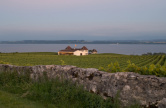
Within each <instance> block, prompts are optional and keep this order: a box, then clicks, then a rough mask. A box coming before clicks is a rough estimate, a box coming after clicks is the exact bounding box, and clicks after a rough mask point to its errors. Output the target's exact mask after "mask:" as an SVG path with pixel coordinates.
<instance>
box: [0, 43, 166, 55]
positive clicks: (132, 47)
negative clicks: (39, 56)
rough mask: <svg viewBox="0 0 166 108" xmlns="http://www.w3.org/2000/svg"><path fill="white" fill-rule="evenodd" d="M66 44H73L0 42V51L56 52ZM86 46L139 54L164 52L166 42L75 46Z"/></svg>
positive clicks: (102, 50) (127, 53) (110, 51)
mask: <svg viewBox="0 0 166 108" xmlns="http://www.w3.org/2000/svg"><path fill="white" fill-rule="evenodd" d="M68 45H70V46H71V47H74V46H75V45H74V44H0V52H3V53H9V52H58V51H59V50H61V49H65V48H66V47H67V46H68ZM82 46H86V47H87V48H88V49H89V50H90V49H96V50H97V51H98V53H117V54H126V55H131V54H132V55H141V54H144V53H147V52H152V53H154V52H156V53H159V52H163V53H166V44H78V45H77V47H76V48H81V47H82Z"/></svg>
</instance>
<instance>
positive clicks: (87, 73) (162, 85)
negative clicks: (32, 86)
mask: <svg viewBox="0 0 166 108" xmlns="http://www.w3.org/2000/svg"><path fill="white" fill-rule="evenodd" d="M0 71H17V72H19V73H20V74H21V73H22V74H24V73H25V72H30V77H31V78H32V79H34V80H36V81H37V80H38V78H39V77H40V76H43V75H44V73H45V74H46V75H47V77H48V78H49V79H52V78H56V77H59V78H62V77H63V79H66V80H71V81H73V82H76V83H77V84H79V85H83V87H84V88H85V89H86V90H88V91H89V92H93V93H96V94H99V95H101V96H102V97H103V98H107V97H111V98H114V97H115V96H116V94H117V93H119V99H120V101H121V102H122V104H123V105H124V106H126V105H129V104H132V103H134V102H139V103H140V104H141V105H143V106H146V107H154V106H156V107H159V108H166V78H162V77H156V76H150V75H139V74H137V73H133V72H117V73H106V72H103V71H99V70H97V69H94V68H88V69H84V68H78V67H75V66H68V65H67V66H60V65H39V66H31V67H30V66H25V67H24V66H13V65H3V64H1V65H0Z"/></svg>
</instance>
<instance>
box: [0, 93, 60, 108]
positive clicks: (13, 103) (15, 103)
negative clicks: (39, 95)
mask: <svg viewBox="0 0 166 108" xmlns="http://www.w3.org/2000/svg"><path fill="white" fill-rule="evenodd" d="M0 108H57V107H55V105H53V104H47V105H46V104H43V103H40V102H35V101H31V100H28V99H25V98H21V97H20V96H18V95H16V94H11V93H8V92H5V91H2V90H0Z"/></svg>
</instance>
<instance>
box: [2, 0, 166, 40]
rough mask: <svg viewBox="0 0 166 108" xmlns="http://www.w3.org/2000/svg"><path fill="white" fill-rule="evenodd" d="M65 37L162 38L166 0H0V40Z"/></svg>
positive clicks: (64, 38)
mask: <svg viewBox="0 0 166 108" xmlns="http://www.w3.org/2000/svg"><path fill="white" fill-rule="evenodd" d="M68 39H71V40H79V39H83V40H126V39H130V40H137V39H139V40H142V39H149V40H150V39H166V0H0V41H2V40H68Z"/></svg>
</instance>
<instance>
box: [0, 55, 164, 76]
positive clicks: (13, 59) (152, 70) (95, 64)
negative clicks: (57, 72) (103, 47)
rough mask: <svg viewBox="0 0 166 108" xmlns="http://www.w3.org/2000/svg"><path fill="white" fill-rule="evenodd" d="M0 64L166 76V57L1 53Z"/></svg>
mask: <svg viewBox="0 0 166 108" xmlns="http://www.w3.org/2000/svg"><path fill="white" fill-rule="evenodd" d="M111 63H112V64H111ZM0 64H12V65H18V66H33V65H74V66H77V67H82V68H97V69H101V70H104V71H108V72H116V71H132V72H138V73H140V74H150V75H153V74H154V75H157V76H166V57H165V55H141V56H140V55H139V56H138V55H121V54H109V53H108V54H96V55H88V56H67V55H66V56H63V55H60V56H58V55H57V53H54V52H32V53H0ZM117 65H118V66H117ZM108 68H109V69H108ZM112 68H117V69H112ZM157 70H160V71H159V72H158V71H157ZM156 71H157V72H156ZM160 74H161V75H160Z"/></svg>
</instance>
